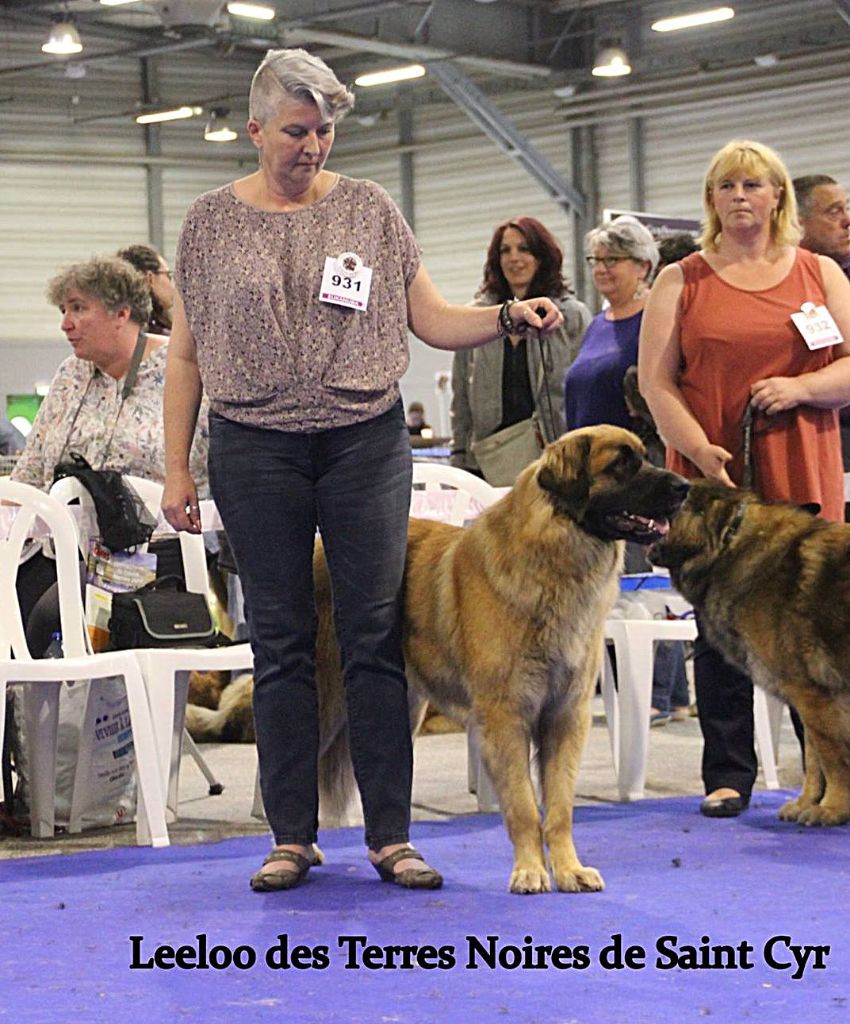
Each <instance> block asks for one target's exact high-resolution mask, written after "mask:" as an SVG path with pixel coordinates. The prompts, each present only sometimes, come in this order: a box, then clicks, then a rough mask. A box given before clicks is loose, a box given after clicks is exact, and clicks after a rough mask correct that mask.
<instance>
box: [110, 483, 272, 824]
mask: <svg viewBox="0 0 850 1024" xmlns="http://www.w3.org/2000/svg"><path fill="white" fill-rule="evenodd" d="M127 480H128V481H129V482H130V483H131V484H132V486H133V487H134V488H135V489H136V491H137V492H138V494H139V497H140V498H141V499H142V501H144V503H145V504H146V505H147V507H148V509H149V510H150V512H151V513H152V514H153V515H154V516H156V517H157V518H159V515H160V508H161V505H162V485H161V484H159V483H156V482H155V481H153V480H143V479H142V478H141V477H135V476H128V477H127ZM176 536H178V537H179V539H180V550H181V554H182V556H183V573H184V578H185V580H186V589H187V590H189V591H192V592H193V593H196V594H203V595H204V597H205V598H206V600H207V604H209V603H210V590H209V575H208V572H207V557H206V549H205V547H204V538H203V536H202V535H201V534H198V533H186V532H181V533H179V534H177V535H176ZM134 653H135V655H136V657H137V658H138V660H139V664H140V666H141V669H142V674H143V675H144V678H145V683H146V685H147V688H148V699H149V701H150V705H151V714H152V716H153V724H154V732H155V733H156V736H157V738H158V741H159V742H160V744H161V748H160V757H161V759H162V760H161V763H160V770H161V773H162V778H163V779H164V780H168V790H167V794H166V806H167V808H168V810H169V812H170V813H171V814H173V815H174V816H175V817H176V815H177V804H178V789H179V784H180V761H181V757H182V753H183V747H184V746H186V748H187V752H188V753H191V754H192V756H193V757H195V760H196V762H197V763H198V766H199V767H200V768H201V770H202V771H203V772H204V775H205V777H206V779H207V781H208V782H210V783H211V785H217V784H216V783H215V780H214V778H213V777H212V775H211V774H210V773H209V770H208V769H207V770H206V771H204V768H205V765H204V762H203V759H202V758H201V757H200V754H197V747H195V744H194V743H193V742H192V740H191V737H189V736H188V734H187V733H186V731H185V729H184V723H185V720H186V703H187V699H188V694H189V672H191V671H200V672H231V671H252V670H253V667H254V657H253V654H252V652H251V645H250V644H249V643H241V644H232V645H230V646H228V647H212V648H204V647H173V648H141V649H138V650H136V651H135V652H134ZM196 755H197V756H196Z"/></svg>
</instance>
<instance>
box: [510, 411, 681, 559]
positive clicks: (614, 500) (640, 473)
mask: <svg viewBox="0 0 850 1024" xmlns="http://www.w3.org/2000/svg"><path fill="white" fill-rule="evenodd" d="M526 472H528V471H526ZM532 476H533V479H535V480H536V482H537V484H538V485H539V486H540V487H541V488H542V489H543V490H544V491H545V492H546V495H547V496H548V498H549V500H550V501H551V502H552V504H553V506H554V508H555V511H556V512H557V513H559V514H562V515H565V516H568V517H569V518H570V519H572V520H573V521H574V522H575V523H576V524H577V525H578V526H579V527H581V529H583V530H584V531H585V532H587V533H589V534H591V535H592V536H594V537H598V538H600V539H601V540H632V541H635V542H637V543H638V544H651V543H652V542H653V541H656V540H658V539H659V538H660V537H663V536H664V535H665V534H666V533H667V531H668V529H669V525H670V524H669V519H670V517H671V516H672V515H674V514H675V513H676V512H677V511H678V509H679V507H680V506H681V504H682V502H683V501H684V500H685V496H686V495H687V493H688V486H689V485H688V481H687V480H685V479H684V478H683V477H680V476H677V474H675V473H670V472H668V471H667V470H666V469H658V468H657V467H655V466H652V465H651V464H650V463H649V462H648V461H647V459H646V452H645V450H644V447H643V444H642V443H641V441H640V439H639V438H638V437H637V436H636V435H635V434H633V433H631V431H629V430H624V429H623V428H622V427H613V426H609V425H601V426H597V427H582V428H581V429H579V430H572V431H570V432H569V433H567V434H564V435H563V436H562V437H560V438H558V440H557V441H553V442H552V444H550V445H548V446H547V448H546V449H545V451H544V452H543V454H542V455H541V456H540V458H539V459H538V460H537V462H536V463H534V464H533V473H530V474H529V477H532ZM526 479H528V477H527V478H526Z"/></svg>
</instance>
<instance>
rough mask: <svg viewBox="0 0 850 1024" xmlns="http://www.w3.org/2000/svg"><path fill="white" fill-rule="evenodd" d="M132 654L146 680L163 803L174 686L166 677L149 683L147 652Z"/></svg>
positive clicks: (169, 762) (168, 770) (168, 768)
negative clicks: (163, 679) (164, 679)
mask: <svg viewBox="0 0 850 1024" xmlns="http://www.w3.org/2000/svg"><path fill="white" fill-rule="evenodd" d="M133 654H134V655H135V657H136V661H137V662H138V664H139V669H140V671H141V673H142V675H143V676H144V678H145V679H146V680H148V685H147V697H148V704H149V706H150V717H151V725H152V726H153V735H154V740H155V743H156V756H157V764H158V765H159V776H160V778H161V779H162V784H163V790H162V799H163V802H165V801H166V800H167V797H168V782H169V779H170V778H171V766H172V746H173V738H174V684H173V682H172V678H171V677H168V678H167V680H166V681H165V682H163V681H162V680H159V681H157V682H154V683H151V682H150V680H151V679H152V678H153V675H154V673H153V670H152V667H151V663H150V659H149V658H148V652H147V651H146V650H135V651H133Z"/></svg>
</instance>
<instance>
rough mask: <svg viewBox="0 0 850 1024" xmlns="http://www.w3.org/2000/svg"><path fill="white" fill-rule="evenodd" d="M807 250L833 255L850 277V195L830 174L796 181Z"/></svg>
mask: <svg viewBox="0 0 850 1024" xmlns="http://www.w3.org/2000/svg"><path fill="white" fill-rule="evenodd" d="M793 184H794V192H795V193H796V195H797V204H798V206H799V215H800V227H801V228H802V229H803V237H802V239H801V240H800V245H801V246H802V248H803V249H809V250H811V252H816V253H820V254H821V255H822V256H831V257H832V258H833V259H834V260H835V262H836V263H837V264H838V265H839V266H840V267H841V269H842V270H843V271H844V273H845V274H847V276H848V277H850V207H848V203H847V193H846V192H845V191H844V189H843V188H842V187H841V186H840V185H839V184H838V182H837V181H836V180H835V179H834V178H830V176H829V175H828V174H807V175H806V176H805V177H802V178H795V179H794V182H793Z"/></svg>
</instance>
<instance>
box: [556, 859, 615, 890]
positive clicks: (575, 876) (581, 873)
mask: <svg viewBox="0 0 850 1024" xmlns="http://www.w3.org/2000/svg"><path fill="white" fill-rule="evenodd" d="M555 885H557V886H558V889H559V890H560V891H561V892H602V890H603V889H604V888H605V882H604V881H603V878H602V875H600V874H599V872H598V871H597V870H596V868H586V867H584V866H583V865H579V866H578V867H577V868H573V869H572V870H571V871H556V872H555Z"/></svg>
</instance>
